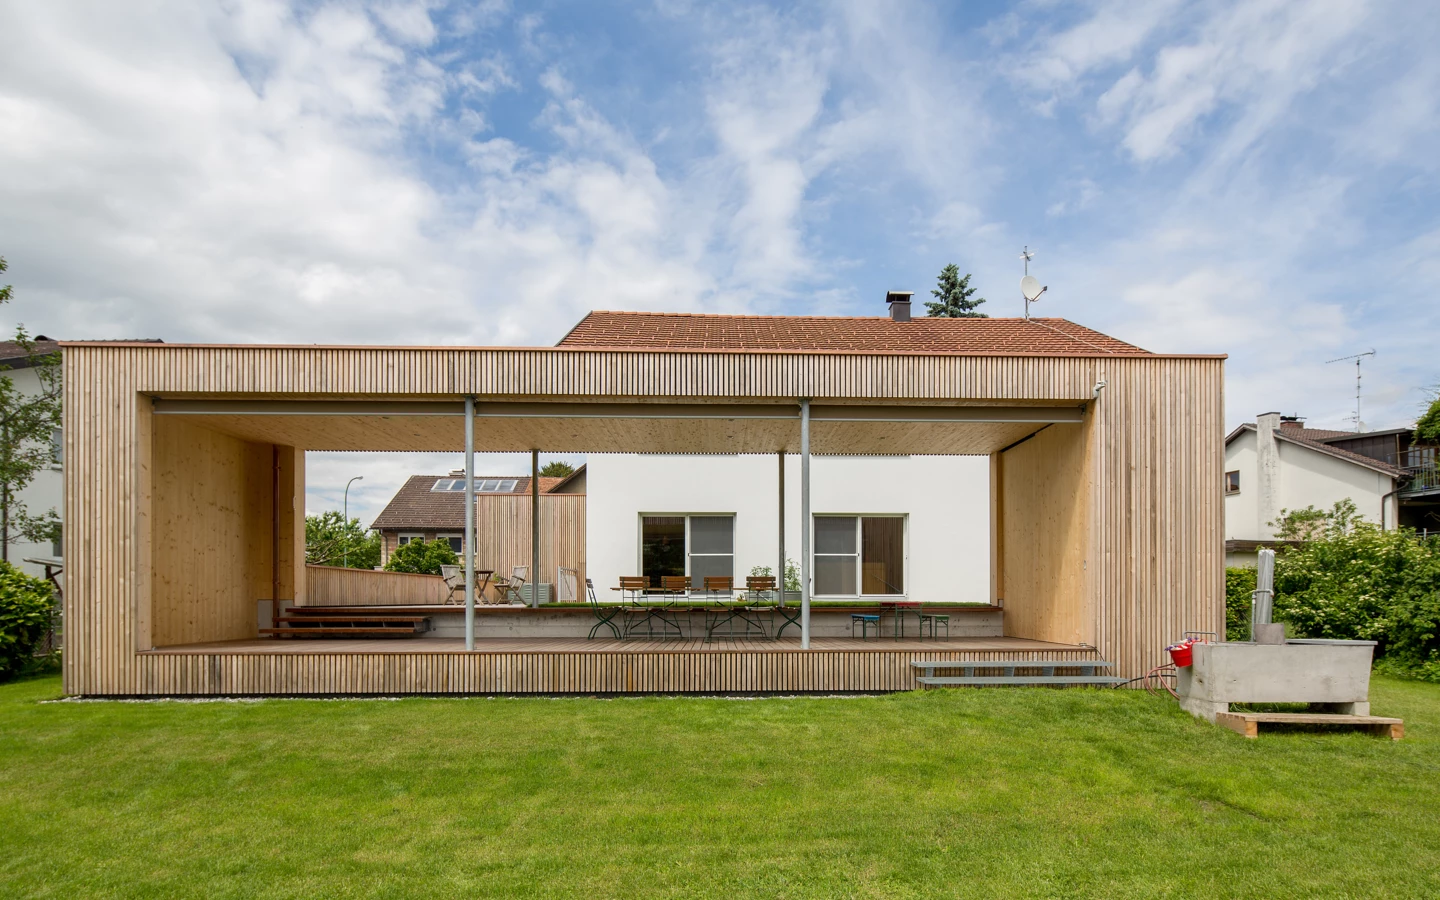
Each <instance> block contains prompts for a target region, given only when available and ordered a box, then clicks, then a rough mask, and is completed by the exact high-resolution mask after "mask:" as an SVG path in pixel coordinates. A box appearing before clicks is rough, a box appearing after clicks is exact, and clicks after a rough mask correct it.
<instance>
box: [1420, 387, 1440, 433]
mask: <svg viewBox="0 0 1440 900" xmlns="http://www.w3.org/2000/svg"><path fill="white" fill-rule="evenodd" d="M1415 440H1417V441H1424V442H1425V443H1427V444H1440V391H1437V392H1436V394H1435V396H1434V398H1432V399H1431V401H1430V408H1429V409H1427V410H1425V414H1424V415H1423V416H1421V417H1420V419H1419V421H1417V422H1416V423H1415Z"/></svg>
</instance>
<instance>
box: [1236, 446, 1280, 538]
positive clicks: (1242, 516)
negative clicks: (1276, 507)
mask: <svg viewBox="0 0 1440 900" xmlns="http://www.w3.org/2000/svg"><path fill="white" fill-rule="evenodd" d="M1258 465H1259V460H1258V458H1257V455H1256V452H1255V432H1253V431H1244V432H1242V433H1240V434H1239V435H1237V436H1236V437H1235V439H1234V440H1233V441H1231V442H1230V443H1229V444H1227V445H1226V446H1225V471H1226V472H1235V471H1238V472H1239V473H1240V493H1238V494H1226V495H1225V540H1227V541H1231V540H1259V539H1260V537H1261V534H1260V526H1261V524H1262V523H1261V521H1260V507H1259V504H1258V502H1257V500H1258V498H1259V496H1260V485H1259V481H1260V478H1259V476H1260V471H1259V468H1258ZM1269 536H1270V535H1266V537H1269Z"/></svg>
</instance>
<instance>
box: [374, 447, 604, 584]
mask: <svg viewBox="0 0 1440 900" xmlns="http://www.w3.org/2000/svg"><path fill="white" fill-rule="evenodd" d="M583 469H584V467H583V466H582V467H581V469H579V470H577V471H576V472H574V473H572V474H571V475H569V476H567V477H565V478H549V477H546V476H544V475H542V476H540V493H542V494H548V493H551V492H552V491H553V490H554V489H555V488H557V487H560V486H562V485H564V484H565V483H566V482H571V481H573V480H574V479H575V477H576V476H577V475H578V476H580V483H581V485H582V491H581V492H582V493H583V484H584V475H583ZM475 493H476V495H477V496H485V495H490V496H493V495H503V494H511V495H514V494H520V495H528V494H529V493H530V476H528V475H523V476H516V475H485V476H480V475H477V476H475ZM565 493H574V492H573V491H565ZM464 495H465V471H464V470H463V469H460V470H456V471H452V472H450V473H449V474H446V475H411V476H410V477H409V478H408V479H407V480H406V481H405V484H404V485H403V486H402V487H401V488H400V490H399V491H398V492H397V493H396V494H395V496H394V498H392V499H391V500H390V502H389V503H388V504H387V505H386V506H385V508H384V509H383V510H381V511H380V515H379V516H377V517H376V518H375V521H374V523H373V524H371V526H370V527H371V528H372V529H374V530H375V531H378V532H380V537H381V550H380V563H381V565H384V564H385V563H386V562H389V560H390V554H392V553H394V552H395V549H396V548H397V547H399V546H401V545H402V544H408V543H410V542H411V541H413V540H416V539H417V538H423V539H424V540H427V541H434V540H445V541H448V542H449V543H450V547H451V549H453V550H454V551H455V552H456V553H460V552H461V551H462V550H463V548H464V543H465V504H464V502H463V501H462V498H463V497H464ZM477 543H481V545H482V546H483V542H477Z"/></svg>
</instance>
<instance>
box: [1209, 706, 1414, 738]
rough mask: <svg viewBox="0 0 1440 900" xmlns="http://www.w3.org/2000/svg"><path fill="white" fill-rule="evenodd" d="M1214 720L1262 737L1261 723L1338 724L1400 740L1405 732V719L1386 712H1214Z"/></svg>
mask: <svg viewBox="0 0 1440 900" xmlns="http://www.w3.org/2000/svg"><path fill="white" fill-rule="evenodd" d="M1215 724H1216V725H1224V726H1225V727H1226V728H1229V729H1230V730H1231V731H1234V732H1236V733H1237V734H1242V735H1244V736H1245V737H1247V738H1253V737H1259V736H1260V726H1261V725H1336V726H1339V727H1341V728H1356V729H1360V730H1363V731H1369V732H1371V733H1372V734H1377V735H1380V736H1381V737H1389V738H1390V740H1392V741H1398V740H1400V739H1401V738H1403V737H1404V736H1405V720H1404V719H1389V718H1386V717H1384V716H1348V715H1343V714H1340V713H1241V712H1222V713H1216V714H1215Z"/></svg>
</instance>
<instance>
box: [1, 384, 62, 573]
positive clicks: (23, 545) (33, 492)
mask: <svg viewBox="0 0 1440 900" xmlns="http://www.w3.org/2000/svg"><path fill="white" fill-rule="evenodd" d="M4 374H5V375H6V377H8V378H9V379H10V380H11V381H13V382H14V383H15V387H16V388H17V389H18V390H20V391H21V392H23V393H26V394H34V393H37V392H38V391H39V390H40V379H39V378H37V377H36V375H35V372H34V371H33V370H31V369H13V370H11V371H9V372H6V373H4ZM17 499H19V500H20V501H21V502H22V503H24V504H25V506H26V508H28V509H29V511H30V513H31V515H39V514H41V513H44V512H46V511H47V510H51V509H53V510H55V512H56V513H59V514H62V515H63V514H64V501H65V478H64V474H63V472H62V470H61V468H60V467H59V466H50V467H47V468H44V469H41V470H40V471H39V472H37V473H36V474H35V480H34V481H32V482H30V484H29V486H28V487H26V488H25V489H24V490H23V491H21V492H20V494H19V496H18V498H17ZM53 553H54V548H53V547H51V546H50V544H49V543H48V542H46V543H44V544H31V543H27V542H18V543H14V544H11V545H10V562H11V563H13V564H15V566H17V567H18V568H19V569H21V570H22V571H24V572H26V573H28V574H30V575H37V576H42V575H44V574H45V569H44V567H42V566H37V565H34V564H33V563H27V562H22V560H23V559H24V558H25V557H27V556H51V555H53Z"/></svg>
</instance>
